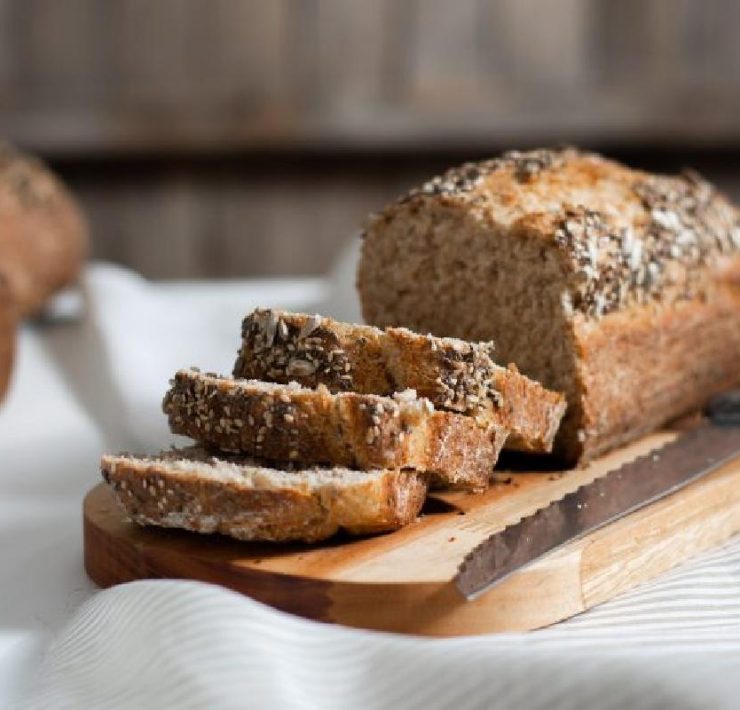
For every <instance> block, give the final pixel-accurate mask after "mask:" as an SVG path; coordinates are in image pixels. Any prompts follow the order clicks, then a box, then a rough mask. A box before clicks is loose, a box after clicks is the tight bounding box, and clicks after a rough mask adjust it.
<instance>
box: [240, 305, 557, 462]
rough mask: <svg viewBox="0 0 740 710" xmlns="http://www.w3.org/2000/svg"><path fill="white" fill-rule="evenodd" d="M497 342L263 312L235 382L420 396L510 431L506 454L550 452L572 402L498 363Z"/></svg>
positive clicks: (246, 329)
mask: <svg viewBox="0 0 740 710" xmlns="http://www.w3.org/2000/svg"><path fill="white" fill-rule="evenodd" d="M493 353H494V344H493V342H480V343H471V342H466V341H463V340H457V339H451V338H435V337H432V336H429V335H421V334H418V333H414V332H412V331H410V330H407V329H406V328H387V329H386V330H380V329H378V328H374V327H372V326H366V325H352V324H347V323H340V322H337V321H335V320H332V319H331V318H325V317H321V316H318V315H307V314H303V313H288V312H285V311H276V310H269V309H257V310H256V311H254V312H253V313H250V314H249V315H248V316H247V317H246V318H245V319H244V321H243V324H242V344H241V348H240V350H239V354H238V356H237V359H236V363H235V365H234V371H233V372H234V376H235V377H244V378H250V379H260V380H266V381H270V382H279V383H284V384H287V383H288V382H290V381H296V382H298V383H300V384H301V385H303V386H304V387H317V386H318V385H320V384H321V385H325V386H326V387H327V388H328V389H329V390H330V391H332V392H343V391H354V392H358V393H362V394H378V395H390V394H392V393H393V392H397V391H401V390H404V389H413V390H415V391H416V392H417V394H418V395H419V396H421V397H426V398H427V399H429V400H430V401H431V402H432V404H434V406H435V407H437V408H441V409H447V410H450V411H454V412H459V413H463V414H468V415H472V416H475V417H477V418H479V419H482V420H487V421H489V422H491V423H493V424H494V425H495V426H496V427H497V428H503V429H507V430H510V432H511V433H510V435H509V437H508V438H507V440H506V443H505V448H512V449H517V450H520V451H535V452H548V451H550V450H551V448H552V443H553V439H554V437H555V433H556V432H557V429H558V425H559V423H560V419H561V418H562V416H563V413H564V411H565V399H564V397H563V396H562V395H561V394H559V393H556V392H552V391H549V390H546V389H545V388H544V387H542V386H541V385H539V384H538V383H537V382H534V381H532V380H530V379H528V378H526V377H524V376H523V375H521V374H519V372H518V371H517V370H516V368H514V367H509V368H508V369H507V368H504V367H501V366H499V365H497V364H496V363H495V362H494V359H493Z"/></svg>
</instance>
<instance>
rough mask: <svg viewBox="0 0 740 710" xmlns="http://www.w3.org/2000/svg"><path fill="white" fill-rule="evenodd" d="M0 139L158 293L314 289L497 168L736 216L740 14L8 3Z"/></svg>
mask: <svg viewBox="0 0 740 710" xmlns="http://www.w3.org/2000/svg"><path fill="white" fill-rule="evenodd" d="M0 134H2V135H4V136H6V137H8V138H10V139H11V140H13V141H15V142H17V143H19V144H21V145H22V146H23V147H25V148H27V149H29V150H32V151H34V152H37V153H39V154H41V155H42V156H44V157H45V158H47V159H48V160H50V161H51V162H52V164H53V165H54V167H56V168H57V169H58V170H59V171H60V172H61V173H62V174H63V175H64V177H65V178H67V179H68V180H69V181H70V183H71V184H72V185H73V187H74V189H76V190H77V192H78V193H79V195H80V197H81V199H82V200H83V202H84V204H85V206H86V208H87V210H88V212H89V214H90V217H91V221H92V224H93V229H94V239H95V254H96V256H99V257H102V258H110V259H115V260H117V261H120V262H122V263H125V264H129V265H132V266H134V267H135V268H137V269H139V270H141V271H143V272H144V273H145V274H147V275H149V276H152V277H184V276H241V275H253V274H268V273H286V274H287V273H317V272H320V271H323V270H324V269H326V268H327V266H328V265H329V264H330V263H331V260H332V258H333V255H334V254H335V253H336V250H337V248H338V246H339V245H341V244H342V243H343V241H344V240H346V239H347V238H348V235H350V234H351V233H352V232H353V231H354V230H355V229H356V227H357V225H358V224H359V223H360V221H361V220H362V218H363V216H364V215H365V214H366V213H367V212H368V211H370V210H372V209H376V208H378V207H380V206H382V204H383V203H384V202H385V201H387V200H388V199H390V198H392V197H393V196H394V195H396V194H397V193H399V192H400V191H401V190H403V189H405V188H406V187H408V186H410V185H411V184H413V183H414V182H416V181H417V180H419V179H421V178H423V177H425V176H427V175H430V174H432V173H434V172H436V171H437V170H439V169H441V168H442V167H444V166H446V165H447V164H450V163H453V162H457V161H459V160H462V159H466V158H468V157H474V156H484V155H488V154H491V153H495V152H497V151H499V150H502V149H505V148H509V147H526V146H533V145H541V144H549V143H553V142H572V143H577V144H582V145H586V146H589V147H594V148H598V149H603V150H606V151H609V152H611V153H612V154H615V155H617V156H618V157H624V158H626V159H629V160H631V161H632V162H635V163H637V164H641V165H645V166H647V167H655V168H664V169H676V168H678V167H680V166H682V165H684V164H687V163H691V164H694V165H696V166H697V167H699V168H700V169H702V170H704V171H705V172H706V173H708V174H709V176H710V177H712V178H713V179H715V180H717V181H718V182H720V183H721V184H722V185H723V186H724V187H725V188H726V189H728V190H729V191H730V192H732V193H734V194H735V196H736V197H739V198H740V2H737V1H736V0H454V1H452V0H0Z"/></svg>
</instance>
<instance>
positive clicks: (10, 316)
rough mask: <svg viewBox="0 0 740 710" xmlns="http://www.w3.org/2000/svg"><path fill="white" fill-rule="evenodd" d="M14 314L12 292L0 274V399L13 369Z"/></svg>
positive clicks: (3, 394) (0, 399)
mask: <svg viewBox="0 0 740 710" xmlns="http://www.w3.org/2000/svg"><path fill="white" fill-rule="evenodd" d="M16 315H17V314H16V307H15V302H14V301H13V294H12V293H11V291H10V287H9V286H8V283H7V280H6V279H5V278H4V277H3V275H2V274H0V401H2V400H3V398H4V397H5V393H6V392H7V389H8V385H9V383H10V375H11V372H12V370H13V355H14V352H15V330H16Z"/></svg>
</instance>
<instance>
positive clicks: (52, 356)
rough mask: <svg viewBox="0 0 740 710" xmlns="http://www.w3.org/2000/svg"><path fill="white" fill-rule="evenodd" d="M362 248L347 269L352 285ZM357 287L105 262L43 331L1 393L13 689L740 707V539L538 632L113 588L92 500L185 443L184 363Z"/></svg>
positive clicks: (86, 696) (163, 699)
mask: <svg viewBox="0 0 740 710" xmlns="http://www.w3.org/2000/svg"><path fill="white" fill-rule="evenodd" d="M351 261H352V260H351V258H348V259H346V260H345V266H344V267H343V276H342V277H341V278H339V279H338V280H337V281H336V283H340V284H342V283H343V284H349V283H351V277H350V276H348V274H350V272H351ZM346 289H347V286H346V285H345V286H344V287H339V288H338V290H329V291H327V290H326V288H324V287H323V286H322V283H320V282H317V281H311V280H304V281H300V282H297V281H296V282H293V281H287V282H285V281H283V282H281V281H265V282H247V283H241V284H240V283H229V284H224V283H212V284H192V283H191V284H169V285H164V284H157V285H154V284H150V283H147V282H145V281H143V280H142V279H140V278H139V277H137V276H135V275H133V274H131V273H129V272H126V271H124V270H121V269H117V268H114V267H109V266H103V265H98V266H95V267H92V268H91V269H90V271H89V273H88V276H87V278H86V294H87V302H88V307H87V315H86V316H85V317H84V318H83V319H82V320H81V321H80V322H79V323H67V324H64V325H47V326H44V327H41V326H33V327H27V328H26V329H24V332H23V334H22V337H21V343H20V351H19V367H18V370H17V372H16V376H15V382H14V386H13V390H12V392H11V395H10V397H9V399H8V401H7V402H6V403H5V405H4V406H3V407H2V408H0V531H2V533H1V536H0V561H2V564H1V565H0V600H1V603H0V707H3V706H5V705H9V704H10V701H11V699H13V698H15V699H16V700H18V702H19V706H20V707H27V708H99V707H100V708H102V707H104V708H149V707H151V708H169V707H176V708H203V707H209V708H210V707H213V708H232V707H233V708H237V707H240V708H241V707H253V708H262V707H265V708H268V707H269V708H281V707H287V708H389V707H390V708H412V709H414V708H419V709H421V708H437V707H454V708H456V709H458V710H464V709H466V708H490V707H502V708H517V709H518V710H522V709H526V708H548V710H555V709H558V708H621V707H636V708H664V707H675V708H705V707H711V708H715V707H726V708H735V707H737V706H738V705H739V704H740V701H739V700H738V698H740V539H736V540H734V541H731V542H730V543H729V544H728V545H726V546H724V547H723V548H721V549H718V550H715V551H713V552H711V553H708V554H705V555H703V556H701V557H699V558H696V559H695V560H694V561H692V562H691V563H690V564H687V565H684V566H683V567H681V568H679V569H677V570H675V571H674V572H672V573H670V574H667V575H665V576H664V577H662V578H661V579H659V580H656V581H655V582H653V583H651V584H649V585H645V586H643V587H642V588H640V589H637V590H634V591H633V592H631V593H629V594H627V595H624V596H623V597H621V598H619V599H616V600H613V601H612V602H609V603H607V604H604V605H602V606H601V607H599V608H597V609H594V610H592V611H590V612H587V613H585V614H583V615H581V616H580V617H577V618H575V619H572V620H570V621H568V622H566V623H563V624H560V625H558V626H555V627H553V628H550V629H544V630H542V631H538V632H533V633H530V634H520V635H505V636H482V637H471V638H460V639H448V640H431V639H419V638H413V637H401V636H394V635H389V634H378V633H371V632H364V631H359V630H354V629H346V628H342V627H337V626H329V625H323V624H319V623H315V622H310V621H307V620H303V619H299V618H297V617H293V616H290V615H287V614H283V613H281V612H277V611H275V610H273V609H270V608H269V607H266V606H264V605H262V604H259V603H257V602H254V601H252V600H250V599H247V598H245V597H241V596H239V595H237V594H234V593H232V592H229V591H226V590H223V589H220V588H218V587H214V586H210V585H204V584H198V583H186V582H171V581H151V582H138V583H134V584H129V585H123V586H121V587H117V588H114V589H110V590H107V591H104V592H97V591H96V589H95V587H94V585H93V584H92V583H90V582H89V581H88V580H87V579H86V577H85V575H84V571H83V570H82V553H81V547H82V543H81V532H80V503H81V499H82V496H83V495H84V493H85V491H86V490H87V489H88V488H89V487H91V486H92V485H93V484H94V483H96V482H97V480H98V472H97V460H98V457H99V455H100V453H101V452H102V451H103V450H104V449H113V450H117V449H136V450H143V451H146V450H153V449H155V448H161V447H162V446H163V445H165V444H167V443H168V442H169V441H171V437H170V435H169V434H168V432H167V430H166V427H165V423H164V418H163V416H162V415H161V414H160V400H161V396H162V393H163V391H164V389H165V388H166V386H167V380H168V378H169V377H170V376H171V374H172V372H173V371H174V370H175V369H176V368H177V367H180V366H186V365H190V364H198V365H200V366H202V367H204V368H207V369H213V370H221V371H223V370H228V368H229V365H230V363H231V361H232V360H233V357H234V353H235V350H236V347H237V344H238V340H239V322H240V318H241V316H242V315H243V313H244V312H245V311H247V310H249V309H250V308H253V307H255V306H257V305H275V306H284V307H287V308H301V309H307V310H311V311H314V310H320V311H322V312H327V311H329V312H334V313H338V314H341V313H349V312H353V311H352V309H355V310H354V312H356V301H355V300H354V299H353V297H352V295H351V293H349V294H348V293H347V292H346ZM332 304H334V306H335V307H332Z"/></svg>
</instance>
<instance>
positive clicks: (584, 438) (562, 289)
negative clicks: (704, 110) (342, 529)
mask: <svg viewBox="0 0 740 710" xmlns="http://www.w3.org/2000/svg"><path fill="white" fill-rule="evenodd" d="M358 288H359V292H360V297H361V301H362V307H363V313H364V317H365V319H366V321H367V322H369V323H372V324H374V325H377V326H380V327H387V326H406V327H409V328H413V329H414V330H421V331H430V332H432V333H434V334H435V335H440V336H454V337H458V338H465V339H468V340H486V339H490V338H493V337H495V339H496V351H497V354H498V357H499V359H500V360H501V361H502V362H516V363H517V365H518V367H519V368H520V369H521V371H522V372H523V373H524V374H526V375H528V376H530V377H532V378H534V379H536V380H538V381H540V382H542V384H543V385H544V386H546V387H549V388H551V389H553V390H557V391H562V392H564V393H565V394H566V397H567V399H568V411H567V414H566V417H565V419H564V421H563V425H562V426H561V428H560V432H559V434H558V437H557V440H556V444H555V448H556V450H557V451H558V452H559V453H560V454H561V455H562V456H563V457H564V458H565V459H566V460H568V461H570V462H576V461H578V460H581V461H583V460H586V459H588V458H591V457H593V456H596V455H598V454H600V453H602V452H604V451H606V450H608V449H611V448H613V447H615V446H617V445H619V444H622V443H624V442H627V441H629V440H630V439H633V438H635V437H636V436H638V435H640V434H642V433H644V432H647V431H649V430H651V429H653V428H655V427H656V426H658V425H660V424H661V423H663V422H665V421H667V420H669V419H671V418H673V417H675V416H677V415H680V414H682V413H683V412H686V411H689V410H691V409H692V408H695V407H697V406H699V405H700V404H701V403H702V402H703V401H704V400H705V399H706V398H707V397H709V396H710V395H711V394H712V393H714V392H717V391H719V390H721V389H723V388H727V387H731V386H734V385H737V384H738V383H740V357H739V353H740V222H739V219H738V212H737V210H736V209H735V208H734V207H733V205H732V204H730V203H729V202H728V201H727V200H726V199H725V198H724V197H723V196H722V195H720V194H719V193H717V192H716V191H715V190H714V189H713V188H712V187H711V186H710V185H709V184H708V183H707V182H705V181H704V180H703V179H701V178H700V177H699V176H697V175H696V174H694V173H685V174H683V175H681V176H678V177H667V176H655V175H650V174H647V173H644V172H641V171H638V170H631V169H629V168H626V167H624V166H622V165H619V164H617V163H615V162H612V161H609V160H606V159H604V158H601V157H599V156H597V155H593V154H589V153H582V152H579V151H576V150H573V149H565V150H557V151H550V150H538V151H532V152H529V153H516V152H512V153H508V154H505V155H504V156H503V157H501V158H498V159H494V160H489V161H484V162H481V163H476V164H472V163H471V164H467V165H463V166H462V167H460V168H457V169H454V170H451V171H450V172H448V173H447V174H445V175H443V176H441V177H438V178H435V179H433V180H431V181H430V182H428V183H427V184H425V185H423V186H422V187H421V188H419V189H416V190H413V191H411V192H410V193H409V194H408V195H406V196H405V197H403V198H402V199H400V200H399V201H398V202H396V203H395V204H393V205H390V206H389V207H388V208H387V209H385V210H384V211H382V212H381V213H380V214H378V215H375V216H373V217H372V218H371V219H370V220H369V221H368V223H367V225H366V231H365V238H364V243H363V248H362V256H361V260H360V264H359V271H358Z"/></svg>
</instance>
